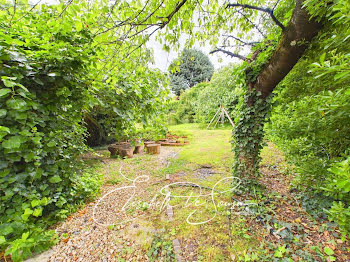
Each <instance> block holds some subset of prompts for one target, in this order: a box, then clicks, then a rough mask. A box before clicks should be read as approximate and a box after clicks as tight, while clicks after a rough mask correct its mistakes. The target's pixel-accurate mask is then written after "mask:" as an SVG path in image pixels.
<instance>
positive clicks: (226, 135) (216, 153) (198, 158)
mask: <svg viewBox="0 0 350 262" xmlns="http://www.w3.org/2000/svg"><path fill="white" fill-rule="evenodd" d="M169 132H171V133H175V134H179V135H187V136H188V137H189V140H190V145H188V146H185V147H184V148H183V150H181V151H180V156H179V159H180V160H187V161H189V162H192V163H196V164H200V165H203V164H207V165H212V166H217V167H227V168H229V167H231V166H232V161H233V152H232V149H231V143H230V139H231V132H232V131H231V129H229V128H227V127H224V128H219V129H214V130H207V129H206V128H205V127H202V126H200V125H198V124H182V125H176V126H170V127H169Z"/></svg>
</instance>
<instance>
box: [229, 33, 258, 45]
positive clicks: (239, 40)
mask: <svg viewBox="0 0 350 262" xmlns="http://www.w3.org/2000/svg"><path fill="white" fill-rule="evenodd" d="M223 36H224V37H226V39H228V38H233V39H234V40H236V41H238V42H241V43H242V44H243V45H250V46H255V45H257V44H259V43H260V42H246V41H243V40H242V39H239V38H237V37H235V36H232V35H223Z"/></svg>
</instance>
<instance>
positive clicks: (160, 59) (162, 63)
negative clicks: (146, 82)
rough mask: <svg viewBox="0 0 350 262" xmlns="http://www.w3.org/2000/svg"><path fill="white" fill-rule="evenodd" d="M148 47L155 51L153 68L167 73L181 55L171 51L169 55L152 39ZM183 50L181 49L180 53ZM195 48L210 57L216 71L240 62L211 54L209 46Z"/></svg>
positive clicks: (181, 41)
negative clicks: (172, 62)
mask: <svg viewBox="0 0 350 262" xmlns="http://www.w3.org/2000/svg"><path fill="white" fill-rule="evenodd" d="M184 44H185V40H184V39H180V45H181V46H182V48H183V46H184ZM146 46H147V47H149V48H152V49H153V51H154V60H155V64H154V65H151V66H152V67H155V68H159V69H160V70H162V71H167V70H168V66H169V65H170V63H171V61H172V60H174V59H175V58H177V57H178V55H179V51H170V52H169V53H168V52H166V51H164V50H163V46H162V44H160V43H159V42H157V41H156V40H154V39H150V41H149V42H148V43H147V45H146ZM182 48H180V51H181V49H182ZM194 48H196V49H199V50H201V51H202V52H203V53H204V54H206V55H207V56H208V57H209V59H210V61H211V62H212V63H213V65H214V68H215V69H219V68H221V67H223V66H226V65H228V64H230V63H232V62H238V61H239V60H238V59H236V58H232V57H229V56H227V55H224V54H219V53H215V54H209V53H210V51H212V47H210V45H209V44H207V45H205V46H202V47H201V46H199V44H195V46H194Z"/></svg>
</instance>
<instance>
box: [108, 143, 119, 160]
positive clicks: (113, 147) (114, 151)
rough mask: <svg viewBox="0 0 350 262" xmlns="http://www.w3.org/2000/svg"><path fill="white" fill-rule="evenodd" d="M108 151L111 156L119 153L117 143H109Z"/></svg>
mask: <svg viewBox="0 0 350 262" xmlns="http://www.w3.org/2000/svg"><path fill="white" fill-rule="evenodd" d="M108 151H109V152H111V157H112V156H117V155H119V144H111V145H109V146H108Z"/></svg>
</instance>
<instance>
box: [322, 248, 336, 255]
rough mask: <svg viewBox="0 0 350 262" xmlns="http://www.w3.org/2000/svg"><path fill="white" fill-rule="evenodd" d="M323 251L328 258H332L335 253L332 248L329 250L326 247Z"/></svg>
mask: <svg viewBox="0 0 350 262" xmlns="http://www.w3.org/2000/svg"><path fill="white" fill-rule="evenodd" d="M323 251H324V252H325V253H326V254H327V255H328V256H331V255H333V254H334V251H333V250H332V249H331V248H329V247H324V248H323Z"/></svg>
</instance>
